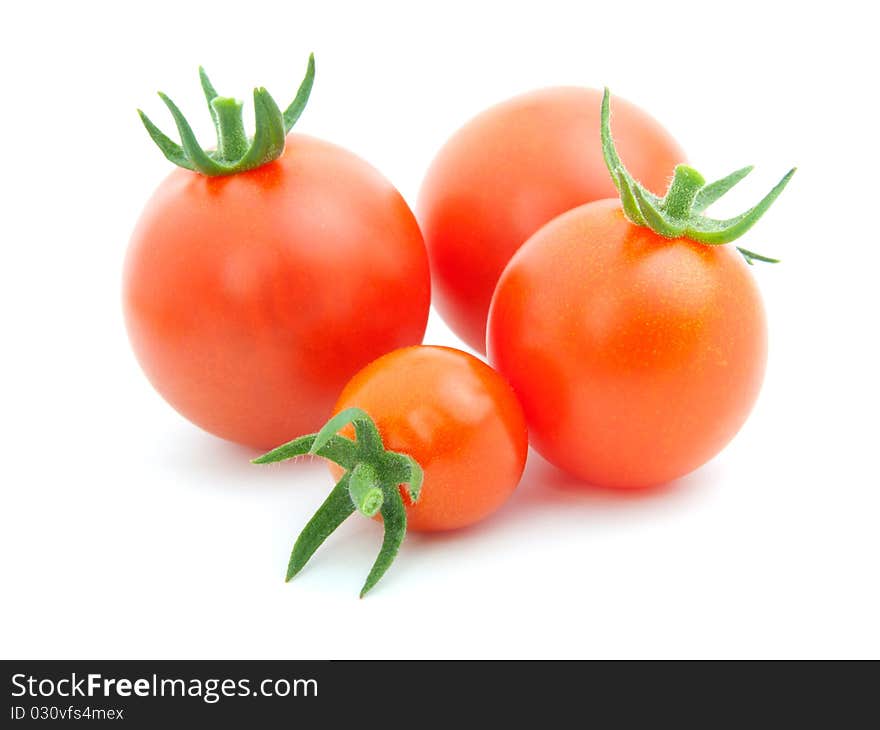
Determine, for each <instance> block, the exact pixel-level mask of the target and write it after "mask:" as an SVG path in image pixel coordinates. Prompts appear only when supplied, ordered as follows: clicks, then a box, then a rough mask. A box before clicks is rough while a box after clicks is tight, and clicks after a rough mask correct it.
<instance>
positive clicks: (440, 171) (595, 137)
mask: <svg viewBox="0 0 880 730" xmlns="http://www.w3.org/2000/svg"><path fill="white" fill-rule="evenodd" d="M601 97H602V94H601V92H598V91H596V90H593V89H584V88H575V87H562V88H550V89H543V90H540V91H535V92H532V93H528V94H524V95H522V96H518V97H515V98H513V99H510V100H509V101H506V102H504V103H502V104H499V105H497V106H494V107H492V108H490V109H488V110H487V111H484V112H483V113H482V114H480V115H479V116H477V117H475V118H474V119H473V120H471V121H470V122H468V123H467V124H466V125H465V126H464V127H463V128H462V129H460V130H459V131H458V132H457V133H456V134H455V135H453V137H452V138H451V139H450V140H449V141H448V142H447V143H446V145H445V146H444V147H443V148H442V149H441V150H440V152H439V153H438V155H437V157H436V159H435V160H434V162H433V163H432V164H431V167H430V169H429V170H428V173H427V175H426V177H425V180H424V183H423V185H422V189H421V192H420V194H419V199H418V204H417V206H416V211H417V215H418V218H419V222H420V224H421V226H422V231H423V233H424V235H425V242H426V244H427V246H428V253H429V256H430V258H431V273H432V277H433V284H434V293H435V300H434V303H435V305H436V307H437V309H438V311H439V312H440V314H441V315H442V316H443V318H444V319H445V320H446V322H447V323H448V324H449V326H450V327H451V328H452V329H453V330H454V331H455V332H456V333H457V334H458V335H459V336H460V337H461V338H462V339H463V340H464V341H465V342H466V343H467V344H468V345H470V346H471V347H472V348H474V349H475V350H477V351H478V352H485V347H486V344H485V337H486V318H487V314H488V310H489V301H490V299H491V297H492V292H493V291H494V289H495V285H496V283H497V281H498V277H499V276H500V275H501V272H502V270H503V269H504V267H505V265H506V264H507V262H508V261H509V260H510V258H511V256H512V255H513V254H514V252H515V251H516V250H517V249H518V248H519V247H520V246H521V245H522V244H523V243H524V242H525V241H526V239H527V238H528V237H529V236H531V235H532V234H533V233H534V232H535V231H537V230H538V228H540V227H541V226H542V225H544V224H545V223H547V222H548V221H549V220H551V219H552V218H554V217H556V216H557V215H559V214H560V213H563V212H565V211H567V210H570V209H572V208H575V207H577V206H579V205H582V204H584V203H589V202H591V201H594V200H599V199H602V198H610V197H616V195H617V191H616V190H615V187H614V184H613V183H612V181H611V179H610V177H609V175H608V171H607V170H606V168H605V164H604V162H603V158H602V151H601V146H600V143H599V107H600V103H601ZM615 131H616V136H617V139H618V145H619V149H620V155H621V157H622V158H623V160H624V162H625V163H626V164H627V166H628V167H629V168H630V170H632V172H633V174H634V176H635V177H636V178H638V179H639V180H641V182H643V183H644V184H645V186H646V187H647V188H649V189H651V190H653V191H654V192H656V193H658V194H659V193H662V192H663V190H664V189H665V188H666V183H667V180H668V176H669V175H670V173H671V171H672V169H673V167H674V166H675V164H676V163H678V162H682V161H683V160H684V153H683V152H682V150H681V148H680V147H679V146H678V145H677V144H676V142H675V141H674V140H673V139H672V138H671V137H670V136H669V135H668V134H667V133H666V132H665V131H664V130H663V128H662V127H660V125H659V124H658V123H657V122H656V121H654V119H652V118H651V117H650V116H648V115H647V114H646V113H645V112H643V111H642V110H640V109H639V108H638V107H636V106H634V105H632V104H628V103H627V102H625V101H622V100H618V101H617V102H616V107H615Z"/></svg>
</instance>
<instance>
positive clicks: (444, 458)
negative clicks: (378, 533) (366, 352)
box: [333, 346, 528, 532]
mask: <svg viewBox="0 0 880 730" xmlns="http://www.w3.org/2000/svg"><path fill="white" fill-rule="evenodd" d="M352 406H357V407H359V408H362V409H364V410H365V411H366V412H367V413H369V414H370V415H371V416H372V417H373V420H374V421H375V422H376V425H377V426H378V428H379V433H380V434H381V435H382V440H383V442H384V444H385V448H386V449H389V450H391V451H399V452H403V453H407V454H409V455H410V456H412V457H413V458H414V459H415V460H416V461H418V462H419V464H420V465H421V467H422V469H423V470H424V473H425V480H424V483H423V485H422V491H421V496H420V497H419V500H418V502H416V503H415V504H413V503H412V502H411V501H410V500H409V498H408V496H407V495H406V493H405V492H402V493H403V495H404V501H405V503H406V505H407V528H408V529H410V530H416V531H423V532H424V531H427V532H432V531H437V530H452V529H456V528H460V527H466V526H468V525H472V524H474V523H476V522H479V521H480V520H483V519H485V518H486V517H488V516H489V515H490V514H491V513H492V512H494V511H495V510H497V509H498V508H499V507H500V506H501V505H502V504H503V503H504V502H505V501H506V500H507V499H508V497H510V495H511V494H512V493H513V490H514V488H515V487H516V485H517V484H518V483H519V480H520V477H521V476H522V472H523V468H524V467H525V462H526V455H527V453H528V431H527V428H526V422H525V417H524V416H523V412H522V408H521V407H520V404H519V402H518V401H517V399H516V396H515V395H514V393H513V390H512V389H511V387H510V385H509V384H508V383H507V381H505V380H504V378H502V377H501V376H500V375H499V374H498V373H497V372H495V371H494V370H493V369H492V368H490V367H489V366H488V365H486V363H484V362H482V361H481V360H478V359H477V358H475V357H473V356H472V355H469V354H467V353H465V352H462V351H461V350H454V349H451V348H447V347H433V346H420V347H408V348H404V349H401V350H397V351H395V352H392V353H389V354H387V355H385V356H383V357H380V358H379V359H378V360H376V361H375V362H373V363H371V364H370V365H368V366H367V367H366V368H364V369H363V370H361V371H360V372H359V373H358V374H357V375H355V376H354V378H352V380H351V382H349V384H348V385H346V386H345V389H344V390H343V392H342V394H341V396H340V397H339V401H338V402H337V404H336V409H335V412H339V411H341V410H343V409H345V408H350V407H352ZM349 431H350V430H349ZM348 435H350V436H353V432H350V433H349V434H348ZM333 469H334V474H335V475H336V476H337V477H338V476H339V475H340V472H339V470H338V468H337V467H333Z"/></svg>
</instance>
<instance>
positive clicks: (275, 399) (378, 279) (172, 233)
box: [124, 134, 430, 448]
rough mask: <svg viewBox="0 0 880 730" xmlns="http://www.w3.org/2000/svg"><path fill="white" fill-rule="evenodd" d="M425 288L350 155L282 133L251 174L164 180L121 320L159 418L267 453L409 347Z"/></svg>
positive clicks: (139, 237)
mask: <svg viewBox="0 0 880 730" xmlns="http://www.w3.org/2000/svg"><path fill="white" fill-rule="evenodd" d="M429 277H430V275H429V271H428V260H427V255H426V252H425V247H424V244H423V241H422V236H421V234H420V232H419V228H418V225H417V224H416V221H415V218H414V216H413V214H412V213H411V211H410V209H409V208H408V207H407V205H406V203H405V202H404V200H403V198H402V197H401V196H400V194H399V193H398V192H397V190H395V188H394V187H393V186H392V185H391V184H390V183H389V182H388V181H387V180H386V179H385V178H384V177H382V175H381V174H379V173H378V172H377V171H376V170H375V169H373V168H372V167H371V166H370V165H368V164H367V163H366V162H364V161H362V160H361V159H359V158H358V157H356V156H354V155H353V154H351V153H349V152H347V151H345V150H343V149H341V148H339V147H336V146H334V145H332V144H329V143H327V142H323V141H320V140H318V139H314V138H312V137H307V136H304V135H300V134H291V135H290V136H289V137H288V138H287V141H286V147H285V149H284V152H283V154H282V155H281V157H279V158H278V159H276V160H274V161H272V162H269V163H268V164H265V165H263V166H261V167H257V168H256V169H252V170H248V171H246V172H239V173H237V174H233V175H226V176H219V177H208V176H205V175H202V174H199V173H197V172H193V171H191V170H186V169H176V170H175V171H173V172H172V173H171V174H170V175H169V176H168V178H167V179H166V180H165V181H164V182H163V183H162V184H161V185H160V186H159V188H158V190H157V191H156V192H155V194H154V195H153V197H152V199H151V200H150V201H149V203H148V204H147V206H146V209H145V210H144V212H143V215H142V216H141V219H140V222H139V223H138V225H137V228H136V229H135V232H134V235H133V236H132V240H131V245H130V249H129V252H128V257H127V260H126V263H125V274H124V307H125V317H126V323H127V326H128V332H129V336H130V339H131V342H132V345H133V347H134V350H135V353H136V355H137V358H138V360H139V361H140V364H141V366H142V367H143V369H144V371H145V372H146V374H147V376H148V377H149V379H150V381H151V382H152V384H153V385H154V386H155V387H156V389H157V390H158V391H159V392H160V393H161V394H162V395H163V396H164V397H165V398H166V400H167V401H168V402H169V403H170V404H171V405H172V406H174V407H175V408H176V409H177V410H178V411H179V412H180V413H181V414H183V415H184V416H186V417H187V418H188V419H190V420H191V421H192V422H194V423H196V424H198V425H199V426H201V427H202V428H204V429H205V430H207V431H210V432H211V433H214V434H216V435H217V436H220V437H222V438H225V439H230V440H232V441H237V442H239V443H242V444H247V445H249V446H254V447H257V448H266V447H270V446H273V445H275V444H277V443H280V442H282V441H286V440H287V439H289V438H291V437H292V436H294V435H296V434H298V433H303V432H306V431H312V430H315V429H317V428H318V427H319V426H320V425H321V424H322V423H323V422H324V421H325V420H326V418H327V416H328V415H329V413H330V411H331V409H332V407H333V403H334V401H335V399H336V398H337V396H338V395H339V392H340V390H341V389H342V387H343V385H344V384H345V383H346V381H347V380H348V379H349V378H350V377H351V376H352V375H353V374H354V373H355V372H357V371H358V370H359V369H360V368H362V367H363V366H364V365H366V364H367V363H368V362H370V361H371V360H374V359H375V358H376V357H378V356H379V355H381V354H383V353H385V352H388V351H390V350H394V349H395V348H398V347H401V346H404V345H411V344H415V343H418V342H420V341H421V339H422V336H423V334H424V330H425V325H426V322H427V316H428V307H429V301H430V278H429Z"/></svg>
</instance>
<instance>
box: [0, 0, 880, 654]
mask: <svg viewBox="0 0 880 730" xmlns="http://www.w3.org/2000/svg"><path fill="white" fill-rule="evenodd" d="M604 5H605V6H606V7H604V8H602V7H601V4H600V3H585V2H569V3H559V2H549V1H548V0H542V2H540V3H523V4H515V3H512V2H504V3H500V2H499V3H478V2H474V1H473V0H471V1H470V2H466V3H455V2H443V3H417V2H402V3H387V2H375V1H374V2H358V3H351V4H350V5H343V4H339V3H333V2H323V1H313V2H307V3H301V2H283V3H276V4H263V3H259V2H247V3H240V4H235V5H228V6H227V5H225V4H221V3H219V2H212V3H202V4H199V3H183V2H174V3H160V2H151V3H148V4H143V3H138V4H131V3H107V4H98V3H85V2H82V3H58V4H54V5H49V4H46V3H37V2H34V3H15V4H14V5H12V6H10V7H11V9H10V8H7V9H6V10H5V14H4V19H3V23H2V28H0V69H2V71H0V73H2V102H0V104H2V114H0V140H2V158H0V160H2V162H0V164H2V175H0V193H2V194H0V205H2V213H0V240H2V246H3V248H2V266H0V297H2V299H0V303H2V307H0V312H2V318H3V319H2V327H3V328H2V334H3V345H4V347H3V356H2V368H3V370H2V373H3V377H2V379H0V389H2V414H3V421H2V423H3V439H2V443H3V448H2V462H0V470H2V471H0V474H2V509H0V556H2V557H0V560H2V565H3V570H2V585H3V588H2V592H3V598H2V602H0V613H2V616H0V655H2V656H3V657H5V658H48V657H56V658H66V657H70V658H73V657H76V658H98V657H100V658H140V657H177V658H211V657H223V658H337V657H780V656H785V657H825V656H839V657H869V656H872V657H875V658H876V657H878V656H880V631H878V620H877V617H878V615H880V588H878V579H877V578H878V570H877V557H878V555H880V544H878V543H880V540H878V517H880V514H878V512H880V509H878V508H880V479H878V475H877V454H878V437H880V428H878V406H880V403H878V385H877V374H878V358H877V351H876V341H877V332H878V326H877V319H878V293H877V289H878V285H877V267H878V264H880V255H878V247H880V240H878V238H880V237H878V234H877V230H878V226H877V222H876V216H877V204H876V200H875V197H874V189H873V187H872V186H873V185H874V184H875V183H876V170H877V167H878V163H880V159H878V142H877V114H876V112H877V110H876V107H874V108H871V106H872V105H874V104H876V92H877V85H876V71H877V69H878V67H880V65H878V58H877V51H876V38H875V37H874V36H875V30H876V28H875V25H874V23H873V22H870V21H869V20H868V18H867V17H860V16H861V14H862V13H863V12H866V11H863V10H861V8H865V7H868V6H867V5H866V4H864V3H860V2H837V3H835V4H834V6H833V8H832V7H829V6H827V5H826V4H823V3H770V2H759V3H758V2H744V1H742V0H741V1H740V2H737V3H721V4H718V3H714V4H706V3H705V2H693V3H676V2H664V3H659V2H650V3H637V2H626V3H623V2H606V3H604ZM312 50H314V51H315V53H316V58H317V68H318V71H317V80H316V86H315V90H314V93H313V95H312V99H311V102H310V104H309V106H308V108H307V110H306V112H305V114H304V115H303V117H302V119H301V120H300V123H299V125H298V129H299V130H301V131H303V132H308V133H311V134H314V135H317V136H321V137H324V138H326V139H328V140H331V141H333V142H336V143H338V144H341V145H343V146H345V147H348V148H349V149H351V150H353V151H354V152H356V153H357V154H359V155H361V156H362V157H364V158H365V159H367V160H368V161H370V162H371V163H373V164H374V165H376V166H377V167H378V168H379V169H381V170H382V171H383V172H384V173H385V174H386V175H387V176H388V177H389V178H390V179H391V180H392V181H394V182H395V184H396V185H397V186H398V187H399V188H400V190H401V191H402V193H403V194H404V196H405V197H406V198H407V200H408V201H409V202H410V203H414V201H415V197H416V194H417V191H418V186H419V183H420V180H421V176H422V174H423V173H424V170H425V169H426V167H427V165H428V163H429V161H430V159H431V158H432V156H433V155H434V153H435V152H436V150H437V149H438V147H439V146H440V145H441V143H442V142H443V141H444V140H445V139H446V138H447V137H448V135H450V134H451V133H452V132H453V131H454V130H455V129H457V128H458V127H459V126H460V125H461V124H462V123H463V122H464V121H466V120H467V119H468V118H469V117H471V116H472V115H473V114H475V113H477V112H478V111H480V110H481V109H483V108H485V107H486V106H488V105H489V104H490V103H494V102H496V101H499V100H502V99H504V98H506V97H508V96H511V95H513V94H515V93H519V92H522V91H526V90H529V89H532V88H536V87H540V86H547V85H555V84H582V85H588V86H601V85H604V84H608V85H609V86H610V87H611V88H612V90H613V91H614V92H616V93H617V94H619V95H621V96H624V97H627V98H629V99H630V100H632V101H635V102H636V103H638V104H640V105H641V106H643V107H645V108H647V109H648V110H650V111H651V113H652V114H653V115H654V116H655V117H656V118H658V119H659V120H660V121H661V122H662V123H663V124H664V125H665V126H666V127H667V128H668V129H669V130H670V132H672V134H673V135H674V136H676V137H677V138H678V139H679V140H680V141H681V142H682V144H683V145H684V146H685V148H686V150H687V152H688V154H689V157H690V159H691V160H692V161H693V162H694V163H695V164H696V165H697V166H698V168H699V169H701V170H702V171H703V172H704V173H705V174H706V176H707V177H709V178H712V177H716V176H720V175H722V174H725V173H727V172H729V171H730V170H732V169H735V168H737V167H740V166H742V165H744V164H748V163H756V164H757V165H758V168H757V170H756V171H755V173H753V176H752V178H750V179H749V180H748V182H746V183H743V184H742V188H743V190H742V191H739V190H738V191H737V194H736V195H732V196H731V198H732V199H731V200H730V201H729V203H728V204H727V206H726V210H722V212H735V210H736V209H739V208H740V207H741V206H743V205H747V204H749V203H751V202H752V201H754V200H756V199H757V198H758V197H759V196H761V195H763V194H764V192H765V191H766V190H767V189H769V187H770V186H771V185H772V183H774V182H775V181H776V179H778V177H779V176H781V174H782V173H783V172H785V170H787V169H788V167H789V166H791V165H792V164H797V165H799V168H800V169H799V172H798V174H797V175H796V176H795V178H794V180H793V181H792V183H791V185H790V186H789V188H788V189H787V190H786V191H785V193H784V194H783V195H782V197H781V198H780V200H779V201H778V202H777V204H776V205H775V206H774V209H773V210H771V212H770V213H769V214H768V215H767V217H766V219H765V220H763V221H762V222H761V223H759V224H758V225H757V226H756V228H755V229H753V231H752V232H751V233H750V234H749V235H748V237H747V238H746V239H744V240H743V244H744V245H746V246H747V247H748V248H751V249H754V250H757V251H760V252H763V253H767V254H771V255H779V256H780V257H781V258H783V260H784V261H783V263H782V264H781V265H778V266H775V267H773V266H764V267H758V266H756V267H755V269H754V273H755V275H756V276H757V277H758V279H759V284H760V287H761V289H762V291H763V293H764V296H765V299H766V305H767V309H768V312H769V318H770V328H771V340H770V345H771V348H770V363H769V371H768V374H767V379H766V382H765V386H764V390H763V392H762V395H761V398H760V401H759V403H758V406H757V408H756V410H755V411H754V413H753V415H752V418H751V420H750V421H749V422H748V424H747V425H746V427H745V428H744V429H743V431H742V432H741V433H740V435H739V436H738V437H737V438H736V439H735V440H734V442H733V443H731V445H730V446H729V447H728V448H727V449H726V450H725V451H724V452H723V453H722V454H721V455H720V456H719V457H718V458H716V459H715V460H714V461H712V462H711V463H709V464H708V465H706V466H705V467H704V468H702V469H700V470H698V471H697V472H695V473H694V474H692V475H690V476H688V477H686V478H684V479H682V480H680V481H679V482H677V483H675V484H672V485H669V486H668V487H665V488H663V489H659V490H653V491H649V492H645V493H637V494H619V493H614V492H607V491H598V490H595V489H591V488H587V487H583V486H580V485H576V484H573V483H572V482H571V481H570V480H569V479H567V478H566V477H565V476H563V475H561V474H560V473H558V472H556V471H554V470H553V469H552V468H550V467H549V466H547V465H546V464H545V463H543V462H541V460H540V459H539V458H537V457H535V456H534V455H532V458H531V459H530V463H529V466H528V469H527V474H526V477H525V479H524V481H523V483H522V485H521V486H520V488H519V490H518V491H517V493H516V494H515V496H514V498H513V499H512V500H511V501H510V502H509V503H508V504H507V505H506V506H505V507H504V508H503V509H502V510H501V511H500V512H499V513H498V514H497V515H496V516H495V517H494V518H493V519H491V520H489V521H487V522H485V523H484V524H482V525H480V526H478V527H476V528H473V529H470V530H467V531H464V532H461V533H455V534H449V535H447V536H442V537H422V536H417V535H413V536H411V537H410V538H409V539H408V540H407V542H406V544H405V546H404V549H403V550H402V552H401V555H400V557H399V558H398V560H397V562H396V564H395V565H394V567H393V568H392V569H391V571H390V572H389V573H388V574H387V575H386V577H385V578H384V580H383V581H382V583H380V584H379V586H378V588H377V589H375V591H374V592H373V593H372V594H371V595H370V596H369V597H368V598H367V599H365V600H363V601H359V600H358V599H357V591H358V589H359V588H360V585H361V583H362V580H363V578H364V576H365V574H366V572H367V570H368V569H369V566H370V564H371V562H372V560H373V557H374V555H375V553H376V551H377V549H378V546H379V541H380V539H381V527H380V526H379V525H377V524H373V523H371V522H369V521H366V520H351V521H350V522H349V523H347V524H346V525H344V526H343V528H342V529H341V530H340V531H339V533H338V534H336V535H335V536H334V537H332V538H331V539H330V540H329V541H328V543H327V544H326V545H325V547H324V548H323V549H322V550H321V551H320V552H319V553H318V554H316V556H315V558H314V559H313V562H312V563H311V564H310V566H309V567H308V569H307V570H305V571H304V572H303V573H302V575H301V576H300V577H299V578H297V580H295V581H294V582H292V583H290V584H285V583H284V581H283V580H282V578H283V574H284V569H285V566H286V562H287V557H288V553H289V550H290V546H291V544H292V541H293V539H294V537H295V536H296V534H297V532H298V530H299V528H300V527H301V526H302V524H303V523H304V521H305V520H306V519H307V518H308V517H309V516H310V514H311V512H312V511H313V510H314V508H315V507H316V506H317V504H318V503H319V502H320V501H321V500H322V498H323V495H324V494H325V493H326V491H327V490H328V489H329V488H330V487H331V480H330V477H329V475H328V474H327V472H326V471H325V469H324V468H323V466H321V465H317V464H315V465H308V464H306V465H303V464H297V465H290V464H288V465H285V466H283V467H278V468H272V469H266V468H257V467H254V466H251V465H250V464H249V463H248V459H249V457H250V456H252V455H253V454H252V453H251V452H249V451H248V450H246V449H242V448H239V447H236V446H232V445H230V444H228V443H224V442H221V441H219V440H217V439H215V438H213V437H211V436H209V435H206V434H204V433H202V432H200V431H199V430H198V429H196V428H195V427H193V426H191V425H190V424H188V423H187V422H186V421H184V420H183V419H182V418H181V417H179V416H178V415H177V414H176V413H175V412H173V411H172V410H171V408H170V407H168V406H167V405H165V403H164V402H163V401H162V400H161V399H160V398H159V397H158V396H157V395H156V394H155V393H154V392H153V391H152V389H151V388H150V386H149V384H148V383H147V381H146V379H145V378H144V377H143V376H142V374H141V372H140V370H139V369H138V366H137V364H136V362H135V360H134V358H133V356H132V355H131V352H130V350H129V347H128V343H127V340H126V337H125V332H124V328H123V324H122V317H121V311H120V270H121V263H122V259H123V255H124V252H125V248H126V245H127V240H128V237H129V234H130V232H131V229H132V227H133V225H134V222H135V220H136V218H137V216H138V214H139V212H140V209H141V207H142V205H143V204H144V202H145V201H146V199H147V197H148V195H149V194H150V192H151V191H152V189H153V188H154V187H155V186H156V185H157V184H158V182H159V181H160V180H161V179H162V177H163V176H164V175H165V174H166V173H167V172H168V171H169V163H167V162H166V161H165V160H164V159H163V158H162V156H161V155H160V154H159V152H158V151H157V150H156V149H155V147H154V146H153V144H152V142H150V141H149V139H148V138H147V135H146V134H145V132H144V130H143V128H142V127H141V125H140V122H139V121H138V118H137V116H136V114H135V108H136V107H138V106H140V107H143V108H144V109H145V111H147V113H149V114H150V115H151V116H152V117H153V119H154V120H156V121H157V122H161V126H163V127H164V128H167V129H168V130H169V131H170V130H171V129H172V128H173V127H172V125H171V123H170V120H169V119H168V116H167V113H166V112H165V111H164V108H163V107H162V105H161V103H160V102H159V100H158V98H157V97H156V96H155V95H154V92H155V90H157V89H162V90H164V91H166V92H168V93H169V94H170V95H171V96H172V98H174V99H175V100H176V101H177V102H178V104H179V105H180V106H181V107H182V108H183V109H184V111H185V112H186V113H187V114H188V116H189V117H190V119H191V120H192V121H193V123H194V124H195V125H196V129H197V131H199V132H200V133H201V134H203V135H206V136H205V137H203V139H207V138H208V137H207V135H208V133H209V131H210V124H209V120H208V115H207V113H206V110H205V109H204V107H203V100H202V98H201V96H200V89H199V86H198V78H197V75H196V69H197V65H198V64H200V63H201V64H204V65H205V66H206V68H207V69H208V70H209V72H210V73H211V75H212V78H213V80H214V82H215V84H216V85H217V86H218V88H219V89H220V91H221V93H225V94H233V93H234V94H236V95H238V96H239V97H243V98H246V99H248V98H249V95H250V89H251V88H252V87H253V86H254V85H257V84H262V85H265V86H267V87H268V88H269V89H270V90H271V91H272V93H273V94H274V95H275V96H276V98H277V99H278V101H279V103H282V104H285V103H286V102H287V99H288V97H289V96H290V95H291V94H292V93H293V91H294V90H295V89H296V87H297V85H298V84H299V82H300V79H301V77H302V72H303V69H304V65H305V61H306V58H307V55H308V52H309V51H312ZM248 108H249V107H248ZM427 341H428V342H431V343H442V344H451V345H455V344H456V340H455V338H454V337H453V336H452V335H451V333H450V332H449V331H448V330H447V329H446V328H445V327H444V325H443V324H442V322H441V321H440V320H439V319H438V318H437V317H436V315H432V319H431V323H430V326H429V329H428V334H427ZM389 624H393V626H394V629H393V630H391V631H390V632H385V631H382V630H381V627H385V626H387V625H389Z"/></svg>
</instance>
